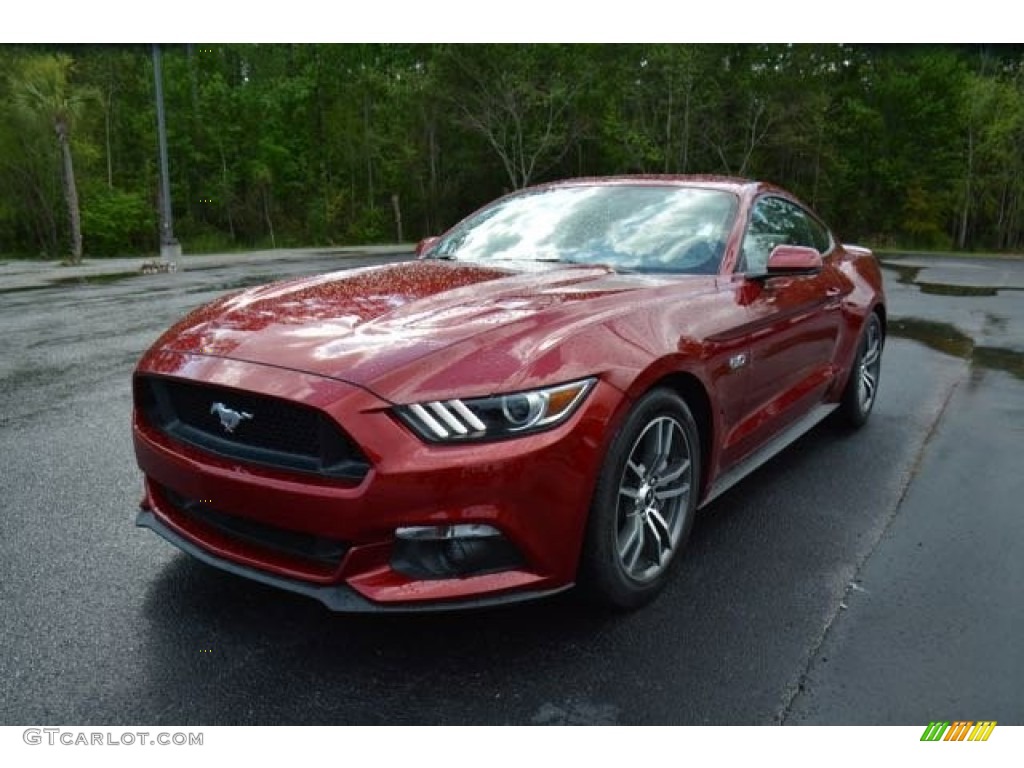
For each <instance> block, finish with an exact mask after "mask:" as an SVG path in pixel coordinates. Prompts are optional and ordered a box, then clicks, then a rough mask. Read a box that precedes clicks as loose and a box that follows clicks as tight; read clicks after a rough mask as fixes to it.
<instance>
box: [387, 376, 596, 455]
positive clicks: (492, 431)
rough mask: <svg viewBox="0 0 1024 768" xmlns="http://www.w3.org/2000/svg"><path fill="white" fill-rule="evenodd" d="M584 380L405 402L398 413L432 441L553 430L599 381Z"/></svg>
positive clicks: (490, 437)
mask: <svg viewBox="0 0 1024 768" xmlns="http://www.w3.org/2000/svg"><path fill="white" fill-rule="evenodd" d="M595 381H596V379H593V378H590V379H583V380H581V381H573V382H570V383H569V384H559V385H557V386H554V387H544V388H542V389H532V390H529V391H527V392H512V393H510V394H507V395H495V396H494V397H478V398H474V399H470V400H435V401H433V402H429V403H414V404H413V405H400V406H397V407H396V408H395V412H396V413H397V414H398V415H399V416H400V417H401V419H402V421H404V422H405V423H406V424H408V425H409V426H410V427H411V428H412V429H413V430H414V431H415V432H416V434H418V435H419V436H420V437H422V438H423V439H424V440H428V441H430V442H432V443H450V442H462V441H473V440H500V439H501V438H507V437H518V436H519V435H527V434H532V433H534V432H540V431H542V430H545V429H550V428H551V427H554V426H556V425H558V424H560V423H562V422H563V421H565V420H566V419H567V418H569V416H571V415H572V413H573V411H575V410H576V408H577V407H578V406H579V404H580V403H582V402H583V399H584V398H585V397H586V396H587V393H588V392H589V391H590V390H591V388H592V387H593V386H594V382H595Z"/></svg>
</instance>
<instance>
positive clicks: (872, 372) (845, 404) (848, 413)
mask: <svg viewBox="0 0 1024 768" xmlns="http://www.w3.org/2000/svg"><path fill="white" fill-rule="evenodd" d="M884 345H885V333H884V332H883V331H882V321H881V320H880V319H879V317H878V314H877V313H875V312H872V313H871V314H870V315H868V319H867V321H866V322H865V323H864V330H863V332H862V333H861V338H860V344H859V345H858V346H857V357H856V358H855V359H854V361H853V366H852V368H851V370H850V378H849V380H848V381H847V382H846V389H845V390H843V397H842V400H841V401H840V403H839V409H838V415H839V417H840V420H841V421H842V423H843V424H844V425H845V426H847V427H852V428H854V429H856V428H858V427H862V426H864V424H866V423H867V420H868V417H869V416H870V415H871V410H872V408H874V405H875V400H877V399H878V379H879V373H880V372H881V367H882V349H883V347H884Z"/></svg>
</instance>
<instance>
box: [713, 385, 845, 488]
mask: <svg viewBox="0 0 1024 768" xmlns="http://www.w3.org/2000/svg"><path fill="white" fill-rule="evenodd" d="M838 407H839V404H838V403H826V404H822V405H819V406H817V407H815V408H814V409H813V410H811V411H809V412H808V413H807V415H806V416H803V417H802V418H800V419H798V420H797V421H794V422H793V423H792V424H790V425H789V426H788V427H786V428H785V429H784V430H782V432H780V433H779V434H778V435H776V436H775V437H773V438H772V439H771V440H770V441H769V442H767V443H765V444H764V445H763V446H762V447H761V448H758V449H757V450H756V451H754V452H753V453H751V454H750V455H749V456H747V457H746V458H745V459H743V460H742V461H741V462H740V463H739V464H737V465H736V466H735V467H733V468H732V469H730V470H729V471H728V472H725V473H723V474H722V476H721V477H719V478H718V480H717V481H715V484H714V485H713V486H712V487H711V490H710V491H709V492H708V495H707V496H706V497H705V498H704V501H702V502H701V503H700V508H703V507H706V506H707V505H708V504H710V503H711V502H712V501H714V500H715V499H717V498H718V497H719V496H721V495H722V494H723V493H725V492H726V491H727V490H729V489H730V488H732V487H733V486H734V485H736V483H738V482H739V481H740V480H742V479H743V478H744V477H746V476H747V475H749V474H750V473H751V472H753V471H754V470H755V469H758V468H759V467H760V466H761V465H762V464H764V463H765V462H767V461H768V460H769V459H772V458H774V457H775V456H776V455H777V454H778V453H779V452H780V451H782V450H784V449H785V448H787V447H788V446H789V445H790V444H792V443H793V442H795V441H796V440H797V439H798V438H800V437H802V436H803V435H805V434H806V433H808V432H810V431H811V430H812V429H813V428H814V427H816V426H817V425H818V424H820V423H821V422H822V421H823V420H824V419H825V418H827V417H828V415H829V414H830V413H832V411H834V410H835V409H836V408H838Z"/></svg>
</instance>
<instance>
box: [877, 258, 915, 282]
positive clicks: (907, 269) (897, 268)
mask: <svg viewBox="0 0 1024 768" xmlns="http://www.w3.org/2000/svg"><path fill="white" fill-rule="evenodd" d="M881 264H882V266H883V267H884V268H885V269H888V270H889V271H891V272H895V273H896V282H897V283H901V284H902V285H916V284H917V283H916V281H917V276H918V275H919V274H920V273H921V267H912V266H910V265H909V264H897V263H895V262H892V261H882V262H881Z"/></svg>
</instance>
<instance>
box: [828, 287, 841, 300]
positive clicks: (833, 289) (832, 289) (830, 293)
mask: <svg viewBox="0 0 1024 768" xmlns="http://www.w3.org/2000/svg"><path fill="white" fill-rule="evenodd" d="M842 292H843V290H842V288H836V287H835V286H831V287H829V288H828V289H826V290H825V295H826V296H828V297H829V298H830V299H834V298H835V297H836V296H838V295H839V294H840V293H842Z"/></svg>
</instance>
